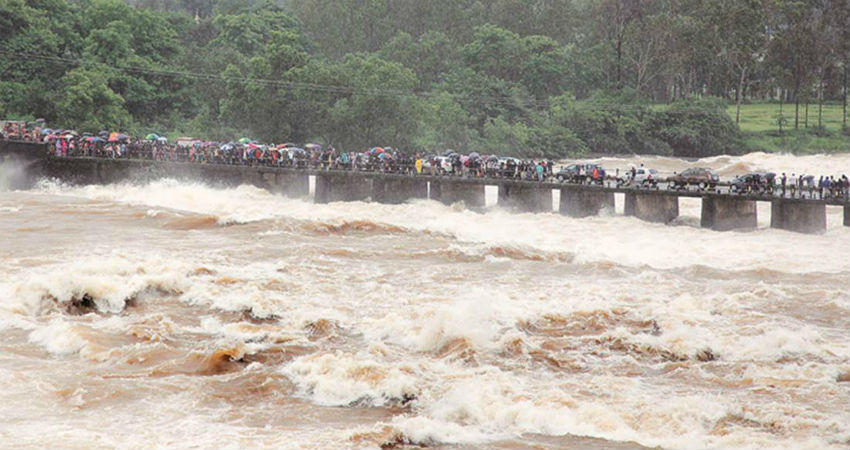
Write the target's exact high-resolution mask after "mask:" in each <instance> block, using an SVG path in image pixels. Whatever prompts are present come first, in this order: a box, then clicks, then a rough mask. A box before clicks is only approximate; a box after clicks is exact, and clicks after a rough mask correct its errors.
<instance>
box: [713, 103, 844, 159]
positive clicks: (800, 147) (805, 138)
mask: <svg viewBox="0 0 850 450" xmlns="http://www.w3.org/2000/svg"><path fill="white" fill-rule="evenodd" d="M727 112H728V113H729V117H731V118H732V120H735V105H730V106H729V107H728V109H727ZM782 116H783V117H784V119H785V125H784V126H783V131H782V132H781V133H780V131H779V117H780V115H779V104H778V103H754V104H745V105H741V122H740V129H741V134H742V135H743V138H744V144H745V145H746V147H747V149H748V150H749V151H764V152H793V153H797V154H808V153H823V152H828V153H830V152H850V136H848V135H847V134H845V133H842V130H841V128H842V123H843V112H842V106H841V105H840V104H826V105H824V107H823V122H822V123H823V128H818V127H817V125H818V108H817V105H816V104H810V105H809V114H808V124H807V123H806V116H805V106H804V105H800V113H799V122H798V128H797V129H794V104H793V103H792V104H785V105H783V107H782Z"/></svg>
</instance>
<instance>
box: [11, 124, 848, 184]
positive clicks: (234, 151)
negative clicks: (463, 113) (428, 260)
mask: <svg viewBox="0 0 850 450" xmlns="http://www.w3.org/2000/svg"><path fill="white" fill-rule="evenodd" d="M2 138H3V139H13V140H20V141H30V142H39V143H45V144H47V145H49V146H50V148H51V152H52V153H53V154H54V155H55V156H58V157H99V158H113V159H118V158H126V159H148V160H154V161H172V162H184V163H199V164H228V165H250V166H267V167H282V168H300V169H322V170H355V171H372V172H382V173H397V174H409V175H416V174H424V175H439V176H462V177H488V178H509V179H517V180H531V181H538V182H544V181H552V180H554V179H557V180H564V177H563V176H562V175H563V173H555V171H554V168H555V165H554V163H553V162H552V161H548V160H527V159H519V158H512V157H503V156H496V155H489V156H488V155H484V156H482V155H480V154H479V153H476V152H472V153H470V154H468V155H462V154H459V153H457V152H455V151H453V150H446V151H444V152H443V153H441V154H433V153H432V154H426V153H425V152H421V151H413V152H404V151H400V150H398V149H394V148H391V147H374V148H371V149H369V150H367V151H364V152H344V151H339V150H337V149H335V148H333V147H323V146H321V145H318V144H306V145H303V146H299V145H296V144H292V143H284V144H279V145H276V144H263V143H260V142H257V141H255V140H253V139H248V138H243V139H240V140H238V141H233V142H226V143H223V142H212V141H203V140H200V139H189V138H181V139H178V140H177V141H175V142H169V140H168V139H167V138H165V137H162V136H159V135H156V134H149V135H147V136H145V137H144V138H141V137H130V136H128V135H126V134H122V133H118V132H108V131H101V132H100V133H98V134H96V135H95V134H93V133H83V134H80V133H77V132H76V131H74V130H63V129H50V128H47V127H46V126H44V124H43V122H42V121H37V122H30V123H24V122H6V123H5V124H4V127H3V133H2ZM586 166H587V167H585V165H572V166H569V167H568V168H566V169H564V170H568V169H569V168H572V167H578V169H577V172H576V174H577V175H578V176H571V177H567V178H566V181H569V182H574V183H576V182H577V183H587V184H603V183H605V181H606V180H609V181H611V182H613V183H615V185H616V186H624V185H629V184H630V183H629V182H630V177H631V178H633V177H634V176H635V170H634V169H632V170H629V171H625V172H624V176H623V177H620V172H619V170H617V172H616V175H615V176H609V175H607V174H606V173H605V172H604V169H602V168H601V166H598V165H595V164H589V165H586ZM641 167H643V166H641ZM591 170H592V171H593V172H591ZM597 171H598V172H597ZM585 172H586V173H585ZM556 175H557V176H556ZM740 179H743V181H742V182H741V183H740V185H737V189H732V188H731V187H730V193H735V194H739V195H752V194H757V195H769V196H782V197H791V198H812V199H814V198H819V199H844V200H847V199H848V198H850V179H848V177H847V176H846V175H842V176H840V177H835V176H821V177H819V178H817V179H816V177H815V176H813V175H797V174H796V173H792V174H791V175H790V177H789V176H787V175H786V174H785V173H782V174H781V175H775V174H773V173H761V174H748V175H745V176H743V177H738V178H736V179H735V180H733V181H732V183H731V184H730V186H732V187H736V183H738V182H739V180H740Z"/></svg>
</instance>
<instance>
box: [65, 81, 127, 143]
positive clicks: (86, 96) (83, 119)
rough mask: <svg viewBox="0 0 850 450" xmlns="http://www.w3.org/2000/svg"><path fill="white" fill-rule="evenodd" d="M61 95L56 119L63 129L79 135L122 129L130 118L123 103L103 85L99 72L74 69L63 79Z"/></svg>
mask: <svg viewBox="0 0 850 450" xmlns="http://www.w3.org/2000/svg"><path fill="white" fill-rule="evenodd" d="M62 84H63V85H64V86H65V90H64V94H63V96H62V97H61V98H60V99H59V101H58V108H57V109H58V119H59V120H60V122H61V123H62V124H63V125H64V126H69V127H73V128H76V129H78V130H81V131H97V130H100V129H118V128H124V127H126V126H128V125H129V124H130V115H129V114H128V113H127V111H126V110H125V109H124V107H123V105H124V99H123V98H121V96H120V95H118V94H116V93H115V92H114V91H113V90H112V89H110V88H109V86H108V85H107V79H106V76H105V75H104V74H103V72H102V71H99V70H88V69H82V68H78V69H74V70H72V71H70V72H68V74H66V75H65V76H64V77H62Z"/></svg>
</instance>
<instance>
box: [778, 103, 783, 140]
mask: <svg viewBox="0 0 850 450" xmlns="http://www.w3.org/2000/svg"><path fill="white" fill-rule="evenodd" d="M778 122H779V135H780V136H782V124H783V122H785V116H784V115H783V114H782V93H780V94H779V120H778Z"/></svg>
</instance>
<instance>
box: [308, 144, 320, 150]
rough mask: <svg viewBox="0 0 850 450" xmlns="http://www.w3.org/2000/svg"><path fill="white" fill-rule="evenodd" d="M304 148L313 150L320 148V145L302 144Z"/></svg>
mask: <svg viewBox="0 0 850 450" xmlns="http://www.w3.org/2000/svg"><path fill="white" fill-rule="evenodd" d="M304 148H307V149H310V150H314V149H321V148H322V146H321V145H319V144H307V145H305V146H304Z"/></svg>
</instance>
